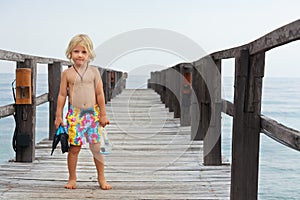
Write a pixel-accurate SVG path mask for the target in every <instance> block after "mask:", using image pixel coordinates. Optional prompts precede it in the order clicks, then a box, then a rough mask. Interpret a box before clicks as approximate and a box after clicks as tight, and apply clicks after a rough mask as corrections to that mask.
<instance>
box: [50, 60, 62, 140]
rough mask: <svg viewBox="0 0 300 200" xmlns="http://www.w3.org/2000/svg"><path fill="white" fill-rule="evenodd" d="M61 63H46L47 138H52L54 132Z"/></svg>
mask: <svg viewBox="0 0 300 200" xmlns="http://www.w3.org/2000/svg"><path fill="white" fill-rule="evenodd" d="M61 73H62V65H61V63H60V62H54V63H53V64H48V91H49V92H48V100H49V140H52V139H53V137H54V135H55V133H56V129H55V124H54V121H55V115H56V107H57V98H58V93H59V86H60V81H61Z"/></svg>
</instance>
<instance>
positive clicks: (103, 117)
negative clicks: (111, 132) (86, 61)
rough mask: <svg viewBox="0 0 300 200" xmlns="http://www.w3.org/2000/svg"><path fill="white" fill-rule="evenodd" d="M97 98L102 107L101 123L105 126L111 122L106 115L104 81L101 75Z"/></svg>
mask: <svg viewBox="0 0 300 200" xmlns="http://www.w3.org/2000/svg"><path fill="white" fill-rule="evenodd" d="M99 76H100V75H99ZM96 100H97V104H98V106H99V107H100V124H101V126H102V127H105V126H106V125H107V124H109V120H108V118H107V116H106V109H105V99H104V91H103V83H102V79H101V77H100V79H99V81H98V84H97V87H96Z"/></svg>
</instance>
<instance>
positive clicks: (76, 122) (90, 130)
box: [66, 105, 101, 146]
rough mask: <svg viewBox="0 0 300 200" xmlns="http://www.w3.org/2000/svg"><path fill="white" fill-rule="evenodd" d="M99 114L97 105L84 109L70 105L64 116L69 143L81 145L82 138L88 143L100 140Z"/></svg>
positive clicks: (82, 142)
mask: <svg viewBox="0 0 300 200" xmlns="http://www.w3.org/2000/svg"><path fill="white" fill-rule="evenodd" d="M99 116H100V110H99V107H98V105H95V106H94V107H91V108H88V109H84V110H81V109H79V108H74V107H73V106H72V105H70V109H69V111H68V113H67V116H66V119H67V129H68V134H69V142H70V144H71V145H75V146H81V145H83V144H84V138H86V141H87V142H88V143H90V144H95V143H98V142H100V140H101V129H100V124H99Z"/></svg>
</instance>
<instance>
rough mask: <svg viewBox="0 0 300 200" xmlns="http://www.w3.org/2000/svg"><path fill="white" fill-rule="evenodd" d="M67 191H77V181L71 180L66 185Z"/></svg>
mask: <svg viewBox="0 0 300 200" xmlns="http://www.w3.org/2000/svg"><path fill="white" fill-rule="evenodd" d="M65 188H66V189H76V181H74V180H69V181H68V183H67V184H66V185H65Z"/></svg>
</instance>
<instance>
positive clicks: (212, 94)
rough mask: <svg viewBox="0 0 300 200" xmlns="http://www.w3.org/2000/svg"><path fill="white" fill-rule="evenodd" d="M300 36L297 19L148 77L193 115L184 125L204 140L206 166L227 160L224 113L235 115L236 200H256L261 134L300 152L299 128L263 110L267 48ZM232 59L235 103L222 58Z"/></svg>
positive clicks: (165, 98)
mask: <svg viewBox="0 0 300 200" xmlns="http://www.w3.org/2000/svg"><path fill="white" fill-rule="evenodd" d="M299 39H300V20H297V21H294V22H292V23H290V24H287V25H285V26H283V27H281V28H279V29H277V30H274V31H272V32H271V33H269V34H267V35H265V36H263V37H261V38H259V39H257V40H255V41H253V42H251V43H249V44H245V45H242V46H239V47H235V48H231V49H227V50H223V51H219V52H215V53H212V54H210V55H207V56H205V57H203V58H201V59H199V60H197V61H195V62H192V63H180V64H178V65H176V66H174V67H171V68H168V69H166V70H162V71H156V72H152V73H151V78H150V79H149V80H148V87H149V88H152V89H154V90H155V91H156V92H157V93H159V94H160V95H161V99H162V102H164V103H165V104H166V106H167V107H169V110H170V111H173V112H174V116H175V117H180V118H181V120H186V119H188V118H189V119H191V120H190V121H189V122H187V121H185V122H184V124H185V125H191V129H192V139H193V140H204V144H203V145H204V147H203V148H204V155H203V156H204V164H205V165H221V164H222V160H221V112H223V113H226V114H227V115H229V116H232V117H233V133H232V163H231V192H230V198H231V199H237V200H240V199H243V200H252V199H257V191H258V166H259V137H260V133H261V132H262V133H265V134H266V135H268V136H270V137H271V138H273V139H274V140H275V141H277V142H280V143H283V144H285V145H287V146H288V147H290V148H293V149H296V150H298V151H299V150H300V132H299V131H297V130H294V129H292V128H289V127H286V126H284V125H282V124H280V123H278V122H276V121H275V120H273V119H270V118H268V117H266V116H263V115H262V114H261V97H262V83H263V77H264V67H265V52H267V51H268V50H271V49H273V48H275V47H278V46H282V45H284V44H287V43H289V42H293V41H296V40H299ZM227 58H235V80H234V81H235V83H234V85H235V88H234V103H231V102H230V101H227V100H224V99H221V72H222V70H221V60H222V59H227ZM187 69H192V70H190V71H191V73H192V80H190V79H187V78H186V75H184V74H186V73H188V72H186V70H187ZM176 72H178V73H176ZM184 81H185V83H184ZM188 83H190V84H188ZM184 87H185V90H190V91H189V92H188V93H189V94H190V95H189V96H187V95H185V94H184V92H183V91H184ZM187 88H189V89H187ZM185 93H186V92H185ZM184 99H185V100H184ZM182 110H185V113H181V114H180V112H182Z"/></svg>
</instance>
